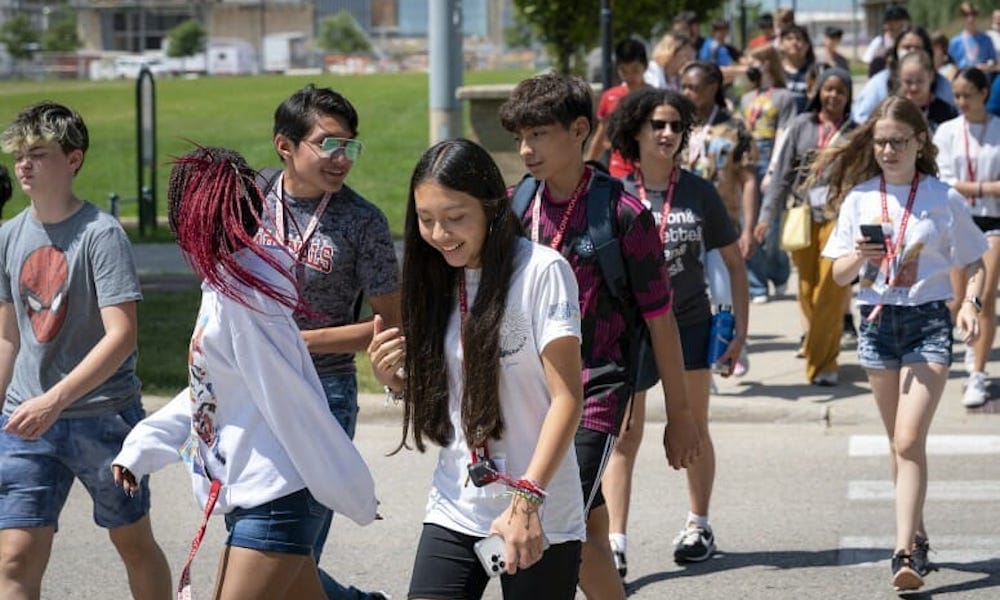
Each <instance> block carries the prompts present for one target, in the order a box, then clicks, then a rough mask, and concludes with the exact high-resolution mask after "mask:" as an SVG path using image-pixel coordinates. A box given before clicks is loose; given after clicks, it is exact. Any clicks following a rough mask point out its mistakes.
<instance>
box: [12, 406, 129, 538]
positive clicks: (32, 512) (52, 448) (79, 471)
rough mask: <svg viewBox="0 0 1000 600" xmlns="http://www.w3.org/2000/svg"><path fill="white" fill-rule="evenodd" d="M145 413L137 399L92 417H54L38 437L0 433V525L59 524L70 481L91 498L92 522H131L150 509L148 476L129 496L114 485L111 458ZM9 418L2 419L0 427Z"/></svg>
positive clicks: (107, 525)
mask: <svg viewBox="0 0 1000 600" xmlns="http://www.w3.org/2000/svg"><path fill="white" fill-rule="evenodd" d="M145 416H146V411H145V410H143V408H142V403H141V402H140V401H139V400H138V399H137V400H136V401H135V403H134V404H132V405H130V406H128V407H127V408H125V409H123V410H121V411H119V412H116V413H108V414H105V415H99V416H93V417H78V418H62V419H57V420H56V422H55V423H54V424H53V425H52V427H51V428H50V429H49V430H48V431H46V432H45V434H44V435H42V437H40V438H39V439H37V440H26V439H24V438H21V437H18V436H16V435H13V434H9V433H5V432H3V431H0V529H12V528H30V527H50V526H51V527H55V528H57V529H58V527H59V513H61V512H62V508H63V506H64V505H65V504H66V498H67V496H68V495H69V490H70V487H71V486H72V485H73V480H74V479H75V478H78V479H79V480H80V482H81V483H83V486H84V488H86V490H87V492H88V493H89V494H90V497H91V498H92V499H93V501H94V522H95V523H97V525H98V526H100V527H104V528H107V529H113V528H116V527H123V526H126V525H131V524H133V523H135V522H136V521H138V520H139V519H141V518H142V517H144V516H146V514H147V513H148V512H149V478H148V477H143V478H142V481H141V482H140V487H139V490H138V491H137V492H136V493H135V495H134V496H131V497H130V496H128V495H127V494H125V492H123V491H122V489H121V488H120V487H118V486H116V485H115V480H114V478H113V477H112V475H111V461H112V460H113V459H114V458H115V456H117V455H118V453H119V452H120V451H121V448H122V442H123V441H124V440H125V436H126V435H128V432H129V431H131V430H132V427H133V426H135V424H136V423H138V422H139V421H141V420H142V419H143V418H144V417H145ZM8 419H9V417H7V416H6V415H3V416H2V417H0V427H3V426H4V425H6V424H7V421H8Z"/></svg>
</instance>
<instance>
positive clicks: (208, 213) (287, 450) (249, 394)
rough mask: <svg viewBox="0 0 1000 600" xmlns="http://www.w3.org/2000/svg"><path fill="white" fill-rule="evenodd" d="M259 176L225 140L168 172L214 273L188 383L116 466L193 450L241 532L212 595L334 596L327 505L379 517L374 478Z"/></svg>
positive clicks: (143, 426) (362, 518)
mask: <svg viewBox="0 0 1000 600" xmlns="http://www.w3.org/2000/svg"><path fill="white" fill-rule="evenodd" d="M256 175H257V174H256V172H255V171H254V170H253V169H251V168H250V167H249V166H248V165H247V163H246V161H245V160H244V159H243V157H242V156H240V155H239V154H237V153H236V152H234V151H232V150H227V149H224V148H198V149H196V150H194V151H193V152H191V153H189V154H188V155H186V156H184V157H181V158H179V159H177V161H176V163H175V164H174V167H173V169H172V170H171V172H170V186H169V189H168V191H167V198H168V202H169V212H170V226H171V229H172V230H173V231H174V233H175V234H176V235H177V243H178V245H179V246H180V247H181V250H182V251H183V252H184V254H185V257H186V258H187V260H188V262H189V263H190V264H191V266H192V268H193V269H194V271H195V272H196V273H197V274H198V275H199V277H201V279H202V299H201V307H200V309H199V311H198V317H197V320H196V322H195V329H194V333H193V334H192V336H191V345H190V350H189V352H188V370H189V375H190V377H189V381H190V386H189V388H188V389H185V390H183V391H182V392H181V393H180V394H178V395H177V396H176V397H175V398H174V399H173V400H172V401H171V402H170V403H169V404H167V405H166V406H165V407H163V408H162V409H160V410H158V411H157V412H156V413H154V414H152V415H150V416H149V417H147V418H146V419H143V420H142V421H141V422H139V424H138V425H136V426H135V428H134V429H132V431H131V432H130V433H129V435H128V437H127V438H125V442H124V444H123V445H122V450H121V452H120V453H119V454H118V456H117V457H115V459H114V461H113V462H112V465H113V466H112V469H113V476H114V479H115V481H116V482H117V483H119V484H120V485H122V486H123V488H124V490H125V492H126V493H131V491H132V490H134V489H135V486H136V482H137V481H139V480H140V479H141V478H142V477H143V476H145V475H147V474H149V473H152V472H154V471H157V470H159V469H160V468H163V467H164V466H166V465H168V464H171V463H174V462H177V461H178V460H184V462H185V463H186V468H187V471H188V473H189V475H190V476H191V483H192V487H193V488H194V495H195V498H196V499H197V501H198V504H199V508H201V509H202V510H204V511H205V514H206V515H207V514H221V515H224V518H225V522H226V530H227V532H228V534H229V535H228V537H227V539H226V547H225V550H224V551H223V553H222V556H221V557H220V559H219V567H218V573H219V575H218V577H217V581H216V588H215V596H214V597H216V598H311V599H318V598H325V595H324V593H323V589H322V587H321V586H320V579H319V575H318V571H317V569H316V561H315V559H314V558H313V545H314V544H315V543H316V539H317V537H318V536H319V533H320V531H321V530H322V528H323V523H324V519H323V515H324V514H325V511H324V510H323V507H324V506H325V507H327V508H328V509H332V510H335V511H336V512H338V513H341V514H344V515H346V516H347V517H349V518H350V519H352V520H353V521H355V522H357V523H359V524H362V525H363V524H366V523H370V522H372V521H373V520H374V519H375V508H376V501H375V484H374V482H373V481H372V477H371V474H370V473H369V472H368V467H367V466H366V465H365V462H364V460H363V459H362V458H361V455H360V454H358V451H357V449H355V447H354V444H353V443H352V442H351V440H350V438H348V437H347V434H346V433H344V430H343V429H342V428H341V427H340V425H339V424H338V423H337V420H336V419H335V418H334V417H333V415H332V414H330V409H329V405H328V404H327V401H326V395H325V394H324V393H323V387H322V385H321V384H320V380H319V376H318V375H317V374H316V369H315V368H314V367H313V364H312V359H311V358H310V357H309V351H308V350H307V349H306V345H305V342H304V341H303V339H302V334H301V333H300V332H299V328H298V326H297V325H296V324H295V320H294V319H293V315H292V313H293V311H294V310H296V309H302V310H307V311H308V310H309V308H308V307H306V306H304V305H303V304H302V303H301V302H300V300H299V296H298V292H297V289H296V285H295V276H294V274H293V273H294V265H295V259H294V257H292V255H291V254H290V253H289V252H288V251H287V250H286V249H285V248H284V247H283V246H281V247H278V246H270V247H264V246H260V245H258V244H257V243H256V242H255V241H254V234H256V232H257V229H258V227H260V226H261V223H262V220H261V216H262V211H263V198H262V196H261V193H260V190H259V189H258V188H257V185H256V183H255V179H256ZM203 534H204V530H202V531H201V533H200V534H198V535H199V537H196V538H195V540H196V542H197V541H199V540H200V536H201V535H203ZM192 549H193V550H196V549H197V546H196V545H195V544H192ZM190 564H191V563H190V559H189V561H188V564H187V565H185V568H184V571H183V572H182V574H181V578H180V579H181V588H180V589H179V590H178V596H180V595H181V592H182V591H183V590H184V588H185V587H186V586H188V585H190V576H189V571H188V568H189V566H190Z"/></svg>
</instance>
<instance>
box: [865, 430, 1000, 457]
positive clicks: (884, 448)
mask: <svg viewBox="0 0 1000 600" xmlns="http://www.w3.org/2000/svg"><path fill="white" fill-rule="evenodd" d="M847 448H848V450H847V453H848V455H849V456H852V457H860V456H888V454H889V438H887V437H886V436H885V435H852V436H851V439H850V440H849V442H848V446H847ZM927 454H928V455H938V456H949V455H952V456H953V455H980V454H1000V435H930V436H927Z"/></svg>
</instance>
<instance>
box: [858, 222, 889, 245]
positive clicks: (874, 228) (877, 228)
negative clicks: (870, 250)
mask: <svg viewBox="0 0 1000 600" xmlns="http://www.w3.org/2000/svg"><path fill="white" fill-rule="evenodd" d="M861 236H862V237H864V238H866V239H867V240H868V242H869V243H872V244H882V247H883V248H886V245H885V232H883V231H882V226H881V225H862V226H861Z"/></svg>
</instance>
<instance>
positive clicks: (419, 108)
mask: <svg viewBox="0 0 1000 600" xmlns="http://www.w3.org/2000/svg"><path fill="white" fill-rule="evenodd" d="M528 75H530V73H528V72H526V71H492V72H479V71H475V72H469V73H467V74H466V75H465V82H466V83H467V84H481V83H505V82H510V83H513V82H517V81H519V80H520V79H522V78H524V77H526V76H528ZM308 83H316V84H317V85H321V86H329V87H332V88H334V89H336V90H338V91H340V92H341V93H343V94H344V95H346V96H347V97H348V98H349V99H350V100H351V102H352V103H353V104H354V106H355V107H356V108H357V110H358V113H359V117H360V127H359V129H360V131H359V136H358V137H359V139H361V140H362V141H363V142H364V143H365V151H364V153H363V154H362V156H361V158H360V159H359V160H358V162H357V164H356V165H355V166H354V169H353V171H352V172H351V175H350V179H349V180H348V182H349V184H350V185H351V186H352V187H354V188H355V189H357V190H358V191H360V192H361V194H362V195H364V196H365V197H367V198H368V199H369V200H371V201H372V202H374V203H375V204H377V205H378V206H379V207H381V208H382V210H383V211H384V212H385V213H386V216H387V217H388V218H389V223H390V226H391V227H392V229H393V231H394V232H395V233H396V234H399V233H400V232H401V231H402V226H403V212H404V204H405V198H406V192H407V186H408V184H409V175H410V173H411V172H412V170H413V166H414V165H415V164H416V162H417V159H418V158H419V156H420V154H421V153H422V152H423V151H424V150H425V149H426V148H427V145H428V130H429V125H428V116H427V115H428V95H429V94H428V76H427V74H426V73H394V74H378V75H357V76H333V75H320V76H294V77H293V76H281V75H273V76H255V77H219V78H213V77H203V78H199V79H169V78H166V79H160V80H158V81H157V82H156V109H157V110H156V114H157V123H156V126H157V131H158V136H157V137H158V140H157V146H156V148H157V163H158V167H157V169H158V173H157V204H158V207H157V215H158V216H159V217H161V218H162V217H163V216H165V209H164V206H165V195H166V182H167V175H168V173H169V169H170V167H169V164H168V163H169V160H170V158H171V157H175V156H179V155H181V154H184V153H185V152H186V151H187V150H188V149H190V148H191V143H192V142H197V143H198V144H202V145H218V146H227V147H231V148H234V149H236V150H239V151H240V152H241V153H243V155H244V156H246V158H247V160H248V161H249V162H250V164H252V165H254V166H255V167H257V168H263V167H266V166H275V165H277V163H278V160H277V157H276V156H275V154H274V150H273V146H272V144H271V137H272V136H271V127H272V118H273V115H274V109H275V108H276V107H277V106H278V104H280V103H281V101H282V100H284V99H285V98H287V97H288V96H290V95H291V94H292V93H293V92H294V91H296V90H298V89H300V88H301V87H303V86H304V85H306V84H308ZM41 100H53V101H56V102H61V103H64V104H67V105H69V106H72V107H73V108H75V109H76V110H78V111H79V112H80V114H82V115H83V117H84V119H85V120H86V121H87V126H88V128H89V130H90V150H89V151H88V153H87V158H86V161H85V163H84V166H83V169H82V170H81V172H80V175H79V178H78V181H77V186H76V189H77V193H78V194H79V195H80V196H81V197H83V198H86V199H88V200H90V201H92V202H94V203H95V204H97V205H99V206H101V207H102V208H107V200H108V195H109V194H110V193H111V192H117V193H118V194H119V195H121V196H122V197H134V196H135V195H136V174H137V170H136V156H135V154H136V149H135V148H136V124H135V83H134V82H132V81H103V82H90V81H47V82H12V81H5V82H4V83H3V86H0V123H3V124H6V123H9V122H10V120H11V119H12V118H13V117H14V116H15V115H16V114H17V112H18V111H19V110H21V109H22V108H24V107H25V106H28V105H29V104H33V103H35V102H39V101H41ZM0 161H3V162H4V163H5V164H7V165H8V166H9V165H10V163H11V160H10V157H9V156H3V157H0ZM25 203H26V198H25V197H24V195H23V194H22V193H21V192H20V191H18V192H16V194H15V198H14V199H13V200H12V201H11V205H10V206H9V207H8V208H7V209H6V210H5V214H7V215H8V216H9V215H12V214H14V213H15V212H16V211H17V210H20V208H21V207H23V206H24V205H25ZM135 214H136V207H135V205H134V204H130V205H123V207H122V215H123V216H124V215H135Z"/></svg>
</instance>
